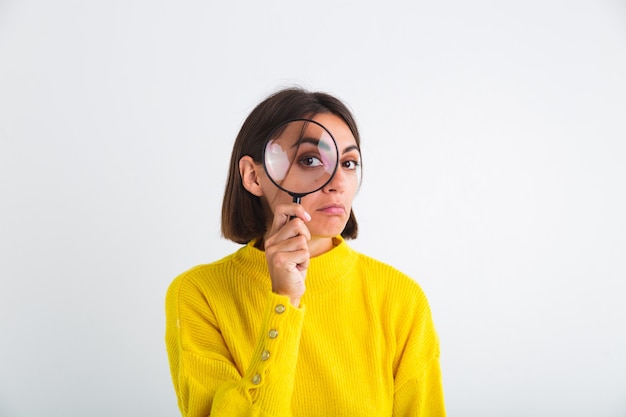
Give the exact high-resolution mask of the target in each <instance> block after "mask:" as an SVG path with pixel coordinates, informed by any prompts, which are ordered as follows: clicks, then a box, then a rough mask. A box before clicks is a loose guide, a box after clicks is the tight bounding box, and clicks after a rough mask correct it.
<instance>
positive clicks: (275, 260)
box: [265, 203, 311, 307]
mask: <svg viewBox="0 0 626 417" xmlns="http://www.w3.org/2000/svg"><path fill="white" fill-rule="evenodd" d="M292 217H293V218H292ZM309 220H311V216H310V215H309V214H308V213H307V212H306V211H305V210H304V207H302V206H301V205H300V204H296V203H291V204H281V205H278V206H276V209H275V212H274V220H273V221H272V227H271V228H270V231H269V233H268V234H267V236H266V238H265V257H266V258H267V265H268V268H269V272H270V277H271V279H272V291H273V292H275V293H277V294H281V295H286V296H288V297H289V298H290V299H291V304H293V306H294V307H298V306H299V305H300V298H302V296H303V295H304V291H305V289H306V287H305V285H304V279H305V277H306V269H307V268H308V266H309V259H310V254H309V245H308V241H309V240H310V239H311V234H310V233H309V229H308V228H307V227H306V225H305V222H307V221H309Z"/></svg>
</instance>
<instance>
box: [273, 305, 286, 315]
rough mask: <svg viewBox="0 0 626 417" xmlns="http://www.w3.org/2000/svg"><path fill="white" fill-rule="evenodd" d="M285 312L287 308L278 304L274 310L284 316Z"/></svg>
mask: <svg viewBox="0 0 626 417" xmlns="http://www.w3.org/2000/svg"><path fill="white" fill-rule="evenodd" d="M285 310H286V308H285V306H284V305H282V304H278V305H277V306H276V308H275V309H274V311H276V312H277V313H278V314H283V313H284V312H285Z"/></svg>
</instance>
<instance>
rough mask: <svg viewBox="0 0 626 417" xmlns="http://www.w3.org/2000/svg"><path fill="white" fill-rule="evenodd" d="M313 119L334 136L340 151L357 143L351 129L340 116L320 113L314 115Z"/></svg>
mask: <svg viewBox="0 0 626 417" xmlns="http://www.w3.org/2000/svg"><path fill="white" fill-rule="evenodd" d="M313 120H315V121H316V122H318V123H320V124H322V125H323V126H324V127H325V128H326V129H328V131H329V132H330V133H331V134H332V135H333V137H334V138H335V141H336V142H337V147H339V150H340V151H341V150H342V149H344V148H346V147H348V146H351V145H357V143H356V139H355V138H354V135H353V134H352V131H351V130H350V128H349V127H348V125H347V124H346V122H344V121H343V119H342V118H341V117H339V116H337V115H334V114H332V113H320V114H317V115H315V117H313Z"/></svg>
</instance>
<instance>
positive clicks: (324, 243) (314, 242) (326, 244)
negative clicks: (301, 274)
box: [309, 236, 335, 258]
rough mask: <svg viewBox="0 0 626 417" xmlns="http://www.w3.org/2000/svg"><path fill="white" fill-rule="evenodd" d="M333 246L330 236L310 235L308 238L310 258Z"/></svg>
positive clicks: (323, 252)
mask: <svg viewBox="0 0 626 417" xmlns="http://www.w3.org/2000/svg"><path fill="white" fill-rule="evenodd" d="M334 246H335V243H334V241H333V238H332V237H315V236H312V237H311V240H309V253H310V255H311V258H315V257H316V256H319V255H323V254H325V253H326V252H328V251H329V250H331V249H332V248H333V247H334Z"/></svg>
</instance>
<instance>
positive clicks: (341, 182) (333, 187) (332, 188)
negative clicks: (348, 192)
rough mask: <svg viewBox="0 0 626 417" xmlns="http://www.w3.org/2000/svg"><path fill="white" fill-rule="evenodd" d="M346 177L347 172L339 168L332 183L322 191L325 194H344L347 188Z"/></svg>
mask: <svg viewBox="0 0 626 417" xmlns="http://www.w3.org/2000/svg"><path fill="white" fill-rule="evenodd" d="M345 175H346V174H345V172H343V170H342V169H341V167H339V168H337V171H335V175H334V176H333V178H332V179H331V180H330V182H329V183H328V184H326V185H325V186H324V188H322V191H324V192H325V193H337V192H338V193H341V192H343V190H344V187H345V182H346V177H345Z"/></svg>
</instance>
